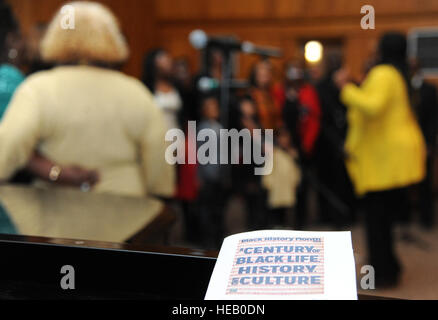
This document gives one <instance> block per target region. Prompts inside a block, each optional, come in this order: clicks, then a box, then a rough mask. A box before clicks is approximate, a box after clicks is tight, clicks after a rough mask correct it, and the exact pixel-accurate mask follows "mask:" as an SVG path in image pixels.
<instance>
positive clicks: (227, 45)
mask: <svg viewBox="0 0 438 320" xmlns="http://www.w3.org/2000/svg"><path fill="white" fill-rule="evenodd" d="M189 41H190V43H191V44H192V46H193V47H195V48H196V49H198V50H200V49H204V48H205V47H207V46H213V47H219V48H224V49H228V50H240V49H241V46H242V44H241V43H240V41H239V40H237V39H236V38H234V37H224V36H222V37H218V36H216V37H210V36H208V35H207V34H206V33H205V32H204V31H202V30H194V31H192V32H191V33H190V35H189Z"/></svg>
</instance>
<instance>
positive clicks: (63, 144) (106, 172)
mask: <svg viewBox="0 0 438 320" xmlns="http://www.w3.org/2000/svg"><path fill="white" fill-rule="evenodd" d="M72 5H73V6H74V9H75V19H76V29H75V32H65V30H63V29H62V28H61V23H60V19H61V18H62V14H61V12H58V13H57V14H56V15H55V17H54V18H53V20H52V22H51V24H50V25H49V27H48V30H47V32H46V34H45V36H44V39H43V41H42V45H41V56H42V58H43V59H44V60H45V61H49V62H52V63H56V64H58V65H60V66H59V67H57V68H54V69H52V70H50V71H44V72H38V73H36V74H34V75H33V76H31V77H29V78H28V79H26V80H25V81H24V82H23V84H22V85H21V86H20V88H19V89H18V90H17V92H16V94H15V95H14V98H13V100H12V101H11V103H10V105H9V106H8V111H7V113H6V115H5V117H4V118H3V120H2V122H1V124H0V146H1V150H2V152H1V154H0V179H2V180H6V179H8V178H9V177H10V176H11V175H12V174H13V173H14V171H15V170H17V169H19V168H22V167H24V166H26V164H27V163H28V161H29V159H30V158H31V157H32V154H33V153H34V151H37V153H38V154H39V155H41V156H42V157H43V158H45V159H50V161H53V162H54V163H56V164H57V166H50V167H45V166H44V167H43V169H44V168H46V169H48V170H47V172H46V173H45V174H44V175H45V176H46V177H47V180H50V181H51V182H56V181H57V180H58V179H59V178H60V177H61V176H62V168H63V167H69V166H71V165H77V166H80V167H81V168H85V169H88V170H96V171H97V172H98V174H99V182H98V183H97V184H96V185H95V186H94V189H93V190H94V191H96V192H105V193H113V194H122V195H130V196H141V197H142V196H146V195H148V194H154V195H158V196H163V197H170V196H173V193H174V177H173V170H172V168H171V167H170V166H169V165H167V163H165V160H164V159H163V156H162V155H163V154H165V149H166V144H165V142H164V135H165V130H166V126H165V122H164V118H163V114H162V113H161V111H160V110H159V109H158V108H157V107H156V106H155V104H154V101H153V97H152V95H151V94H150V92H149V91H148V90H147V89H146V88H145V87H144V86H143V84H142V83H141V82H139V81H138V80H136V79H133V78H130V77H128V76H126V75H124V74H122V73H120V72H118V71H114V70H112V69H111V68H109V67H110V66H112V65H117V64H119V63H121V62H122V61H125V60H126V59H127V57H128V55H129V49H128V47H127V44H126V42H125V40H124V38H123V36H122V34H121V33H120V30H119V26H118V21H117V19H116V18H115V17H114V15H113V14H112V13H111V11H110V10H109V9H107V8H106V7H104V6H102V5H101V4H98V3H94V2H74V3H72ZM90 16H91V17H92V19H90V18H89V17H90ZM90 35H94V36H93V37H92V36H90ZM79 44H80V45H79ZM102 66H107V67H106V68H104V67H102ZM40 183H41V184H44V185H45V186H47V187H50V186H51V184H47V183H43V182H40Z"/></svg>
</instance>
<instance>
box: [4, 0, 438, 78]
mask: <svg viewBox="0 0 438 320" xmlns="http://www.w3.org/2000/svg"><path fill="white" fill-rule="evenodd" d="M8 1H9V2H10V3H11V4H12V5H13V7H14V9H15V11H16V13H17V15H18V17H19V18H20V21H21V23H22V26H23V30H24V32H25V33H26V32H28V30H29V29H30V28H31V26H32V25H33V24H35V23H36V22H44V21H48V20H49V19H50V18H51V16H52V15H53V13H54V12H55V10H56V8H58V7H59V6H60V5H61V4H62V3H63V1H60V0H8ZM101 2H102V3H104V4H107V5H108V6H109V7H110V8H111V9H113V10H114V12H115V13H116V14H117V16H118V17H119V19H120V21H121V24H122V26H123V29H124V32H125V33H126V35H127V37H128V39H129V42H130V45H131V50H132V56H131V59H130V61H129V62H128V64H127V65H126V67H125V71H126V72H128V73H129V74H132V75H134V76H139V75H140V74H141V65H142V57H143V55H144V53H145V52H146V51H147V50H148V49H149V48H152V47H156V46H161V47H164V48H167V49H168V50H170V51H171V52H172V53H173V54H174V55H175V56H181V55H184V56H187V57H189V59H190V61H191V63H192V66H193V68H196V66H197V62H198V57H199V55H198V53H197V52H196V50H194V49H193V48H192V47H191V46H190V44H189V42H188V35H189V33H190V31H192V30H193V29H203V30H205V31H206V32H208V33H212V34H215V33H216V34H234V35H237V36H238V37H239V38H241V39H244V40H249V41H253V42H254V43H257V44H260V45H270V46H278V47H281V48H283V50H284V52H285V58H284V59H283V60H279V61H277V62H276V63H277V64H279V65H280V64H281V63H282V62H284V60H286V59H288V58H291V57H294V56H297V55H299V54H300V52H299V44H301V42H302V41H303V40H306V39H320V40H324V39H339V40H341V41H342V43H343V45H344V46H343V51H344V56H345V61H346V64H347V66H348V67H349V68H350V69H351V71H352V72H353V74H354V75H355V76H356V77H359V76H360V74H361V70H362V66H363V63H364V61H365V60H366V59H367V57H368V56H369V55H370V54H371V53H372V51H373V50H374V48H375V45H376V42H377V39H378V37H379V36H380V35H381V34H382V33H383V32H385V31H387V30H394V29H397V30H401V31H404V32H407V31H408V30H409V29H411V28H414V27H429V26H437V25H438V1H437V0H403V1H400V0H366V1H361V0H102V1H101ZM365 4H369V5H373V6H374V8H375V11H376V30H362V29H361V28H360V21H361V18H362V15H361V14H360V9H361V7H362V6H363V5H365ZM254 59H255V58H254V57H246V56H245V57H241V59H240V67H241V75H246V74H247V73H248V70H249V68H250V66H251V65H252V63H253V62H254Z"/></svg>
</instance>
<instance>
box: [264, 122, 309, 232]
mask: <svg viewBox="0 0 438 320" xmlns="http://www.w3.org/2000/svg"><path fill="white" fill-rule="evenodd" d="M270 161H273V166H272V168H273V170H272V174H270V175H266V176H263V178H262V180H263V186H264V187H265V188H266V189H267V192H268V206H269V209H270V212H269V226H270V227H285V226H287V225H288V223H287V216H288V212H289V211H290V210H291V209H292V208H293V207H294V206H295V203H296V191H297V187H298V185H299V184H300V181H301V171H300V169H299V167H298V164H297V161H298V152H297V150H295V149H294V148H293V147H292V141H291V136H290V133H289V131H288V130H286V129H285V128H280V129H278V130H277V131H276V136H275V146H274V153H273V155H272V158H271V159H270Z"/></svg>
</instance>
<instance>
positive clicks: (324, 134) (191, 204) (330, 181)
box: [0, 2, 438, 284]
mask: <svg viewBox="0 0 438 320" xmlns="http://www.w3.org/2000/svg"><path fill="white" fill-rule="evenodd" d="M98 7H99V8H100V10H101V12H100V11H99V15H102V16H105V17H104V18H106V16H108V17H110V18H111V19H113V20H114V24H115V25H117V22H116V18H115V17H113V15H112V13H111V12H109V11H107V9H105V8H103V7H101V6H98ZM77 9H78V10H77V12H76V17H77V19H81V13H83V12H84V13H85V12H87V10H88V9H89V8H87V6H86V5H84V6H83V7H78V8H77ZM95 14H96V13H95ZM84 16H86V14H84ZM58 18H59V17H58ZM100 18H102V17H99V16H97V17H96V19H95V20H94V21H97V22H96V23H95V25H94V27H96V25H97V26H98V25H99V23H102V24H104V23H108V21H109V20H108V19H104V18H102V19H100ZM56 19H57V18H56V17H55V20H54V21H53V22H52V23H51V24H49V25H38V26H35V27H34V28H33V29H32V31H31V33H30V34H29V38H27V39H24V38H23V37H22V36H21V33H20V28H19V23H18V21H17V20H16V19H15V18H14V16H13V14H12V12H11V10H10V8H9V7H8V6H7V5H6V4H4V3H3V2H1V20H0V21H1V22H0V24H1V34H0V45H1V52H0V55H1V56H0V59H1V60H0V61H1V65H0V119H2V120H1V122H0V123H1V124H0V150H1V151H0V153H1V156H0V179H3V180H8V181H10V182H12V183H27V184H30V183H36V184H40V185H44V186H46V187H47V186H49V187H53V186H54V185H55V186H59V185H63V186H70V187H72V186H74V187H77V188H81V189H82V190H84V191H88V190H92V191H96V192H112V193H117V194H122V195H129V196H141V195H146V194H149V195H156V196H159V197H161V198H163V199H166V200H168V201H170V202H171V203H172V204H173V205H175V206H178V207H179V208H180V209H181V211H182V213H183V216H184V225H185V230H186V232H185V235H186V239H187V241H190V242H193V243H203V245H204V247H209V248H212V249H217V248H218V247H219V246H220V244H221V242H222V239H223V238H224V236H226V235H227V232H228V231H227V230H226V228H225V213H226V211H227V205H228V203H229V202H230V200H231V199H235V198H236V197H238V198H239V199H240V200H241V201H242V203H243V204H244V207H245V211H246V217H247V219H246V223H247V230H257V229H266V228H289V229H297V230H306V229H308V228H309V226H310V225H315V224H319V225H324V226H330V227H331V228H332V229H342V228H346V227H350V226H352V225H354V224H355V223H356V222H358V220H359V219H358V212H359V211H361V210H364V211H365V212H367V213H368V212H373V213H374V214H367V215H366V218H365V220H366V222H365V223H366V224H367V232H368V240H369V247H370V248H374V249H370V250H371V251H370V258H371V259H373V263H374V264H375V265H376V266H381V265H383V266H382V267H380V269H379V270H386V271H385V272H383V271H382V274H385V275H388V274H390V275H398V273H399V271H400V270H399V269H400V266H399V265H398V263H397V261H396V258H395V257H392V256H393V253H392V240H391V239H390V231H391V228H392V225H393V224H394V223H401V224H404V225H407V224H409V223H411V222H412V221H413V220H414V219H416V217H415V216H414V214H417V213H418V216H419V219H418V220H419V222H420V223H421V225H422V226H423V227H424V228H426V229H430V228H432V227H433V224H434V215H435V210H434V190H433V177H434V172H433V167H434V159H435V153H436V152H435V146H436V137H437V131H436V130H437V127H438V123H437V121H438V114H437V111H438V102H437V92H436V88H435V87H434V86H433V85H431V84H429V83H428V82H427V81H425V80H424V77H423V75H422V73H421V66H420V64H419V62H418V61H411V62H410V64H408V62H407V58H406V43H405V42H403V41H406V40H405V39H404V37H403V36H402V35H400V34H398V33H391V34H387V35H385V36H384V37H383V38H382V40H381V42H380V45H379V48H378V50H377V53H376V56H375V58H373V59H372V60H373V62H372V63H369V62H367V65H366V66H364V73H365V76H364V78H363V81H362V82H360V83H359V82H356V81H354V80H353V79H352V78H351V77H350V76H349V74H348V72H347V71H346V70H345V69H343V61H342V56H340V55H339V54H328V55H326V56H325V57H324V60H323V61H322V63H320V64H317V65H313V64H308V63H306V62H305V60H304V58H301V57H298V58H296V59H293V60H290V61H288V62H287V63H286V64H285V65H284V66H283V68H282V69H279V68H276V67H275V66H274V64H273V63H272V62H271V61H270V60H269V59H268V58H264V57H260V59H259V61H258V62H257V63H255V65H254V66H253V67H252V70H251V72H250V74H249V75H248V81H247V85H242V86H241V87H240V88H236V89H233V90H232V91H231V99H230V105H229V106H228V108H226V109H225V110H227V111H228V113H229V114H228V115H227V117H226V118H227V119H229V121H228V123H223V122H221V119H223V118H222V117H221V115H223V112H224V109H223V108H222V103H221V83H222V79H223V75H224V72H225V71H224V70H223V66H224V63H223V62H224V61H223V60H224V59H225V57H224V56H223V53H222V52H221V51H220V50H218V49H214V48H208V49H205V50H204V52H203V53H202V60H203V61H202V63H201V65H202V67H201V68H200V70H198V71H195V72H194V71H193V70H194V67H195V66H191V65H190V63H189V59H187V57H173V56H172V52H169V51H167V50H166V49H162V48H158V49H155V50H151V51H150V52H148V53H146V55H145V59H144V69H143V72H142V74H143V76H142V78H141V82H140V81H138V80H135V79H132V78H130V77H128V76H125V75H122V73H121V72H119V71H118V70H120V67H121V66H122V65H123V62H124V61H125V60H126V58H127V55H128V54H129V49H128V46H127V44H126V43H125V42H124V40H123V39H122V38H123V36H122V35H121V34H110V35H109V36H110V37H114V38H116V41H113V45H115V46H116V47H115V48H105V45H106V44H102V43H101V42H99V41H97V40H96V39H91V40H90V41H89V42H90V43H92V42H93V43H94V44H93V46H94V47H93V48H92V49H90V48H87V47H86V46H87V43H86V42H85V43H84V42H83V41H81V38H78V39H74V40H75V41H67V40H65V39H64V38H63V37H64V36H65V34H66V31H63V30H58V29H59V24H58V23H57V22H58V21H57V20H56ZM111 19H110V20H111ZM102 21H103V22H102ZM87 22H89V20H87V19H86V18H84V20H83V21H77V22H76V25H77V27H78V28H81V27H83V28H84V29H86V28H87V27H90V28H92V27H93V26H89V25H87ZM57 28H58V29H57ZM99 28H102V30H103V31H102V30H99V32H95V33H88V34H95V35H102V34H105V32H109V31H108V30H113V29H112V28H110V27H108V26H100V27H99ZM80 32H84V34H86V30H85V31H84V30H77V31H76V33H75V34H80ZM78 37H80V35H78ZM63 39H64V40H65V41H64V40H63ZM100 40H102V39H100ZM51 42H54V43H51ZM71 43H74V44H75V46H74V47H68V46H69V45H68V44H70V45H71ZM60 46H63V47H62V48H59V47H60ZM99 46H100V47H99ZM97 47H99V48H97ZM101 47H103V48H101ZM90 50H91V51H92V53H90ZM99 50H101V51H99ZM108 52H111V53H112V54H108ZM315 69H318V70H319V72H314V71H315ZM17 88H18V89H17ZM146 88H147V89H146ZM188 121H197V127H198V130H202V129H205V128H208V129H212V130H214V131H215V132H216V133H217V134H218V135H219V132H220V130H221V129H224V128H226V129H232V128H235V129H238V130H241V129H249V130H250V132H254V129H273V130H274V148H273V150H274V156H273V158H272V161H273V172H272V174H270V175H267V176H257V175H255V174H254V168H255V167H257V166H259V165H257V164H256V163H252V164H244V163H243V161H242V159H240V164H238V165H221V164H205V165H201V164H180V165H177V166H176V167H175V168H170V167H171V166H170V165H168V164H166V163H164V152H165V151H164V150H165V147H166V144H165V141H164V133H165V132H166V130H168V129H172V128H179V129H182V130H187V124H188ZM417 128H418V130H417ZM420 130H421V131H420ZM186 136H187V135H186ZM252 139H253V140H254V141H253V142H254V143H262V142H261V141H263V140H262V139H259V138H257V137H256V136H254V135H252ZM200 146H201V145H198V146H190V144H189V143H186V146H185V147H186V150H188V148H190V147H193V148H199V147H200ZM261 148H262V149H263V146H262V147H261ZM187 153H188V152H187ZM241 156H242V154H241ZM311 210H313V211H314V212H315V213H316V217H313V220H311V219H310V217H309V212H310V211H311ZM394 212H396V213H397V215H394V216H391V217H390V218H387V220H385V221H382V217H381V216H382V215H383V216H390V213H394ZM378 215H380V216H378ZM315 218H316V220H315ZM378 247H381V249H380V251H379V249H376V248H378ZM388 256H391V259H392V260H391V261H389V262H388ZM393 278H394V279H393ZM393 278H391V277H390V276H385V280H386V281H387V282H388V284H391V282H394V281H395V277H393ZM382 282H384V281H383V280H382Z"/></svg>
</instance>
